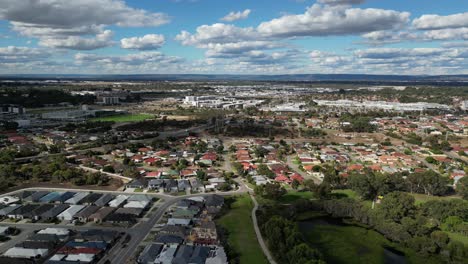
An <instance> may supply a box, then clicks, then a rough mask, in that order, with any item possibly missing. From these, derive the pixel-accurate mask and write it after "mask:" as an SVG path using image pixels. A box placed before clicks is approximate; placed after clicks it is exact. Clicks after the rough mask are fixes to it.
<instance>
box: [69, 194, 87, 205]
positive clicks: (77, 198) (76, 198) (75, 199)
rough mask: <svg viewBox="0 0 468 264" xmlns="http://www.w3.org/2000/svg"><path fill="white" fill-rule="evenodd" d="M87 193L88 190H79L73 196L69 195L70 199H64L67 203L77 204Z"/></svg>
mask: <svg viewBox="0 0 468 264" xmlns="http://www.w3.org/2000/svg"><path fill="white" fill-rule="evenodd" d="M88 195H89V192H79V193H77V194H75V196H73V197H71V198H70V199H68V200H66V201H65V203H67V204H78V203H80V201H81V200H83V199H84V198H85V197H86V196H88Z"/></svg>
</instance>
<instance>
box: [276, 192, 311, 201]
mask: <svg viewBox="0 0 468 264" xmlns="http://www.w3.org/2000/svg"><path fill="white" fill-rule="evenodd" d="M301 198H303V199H312V198H314V193H312V192H298V191H295V190H292V189H291V190H289V191H288V192H287V193H286V194H285V195H283V197H281V198H280V200H279V202H281V203H292V202H294V201H297V200H299V199H301Z"/></svg>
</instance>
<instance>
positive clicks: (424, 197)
mask: <svg viewBox="0 0 468 264" xmlns="http://www.w3.org/2000/svg"><path fill="white" fill-rule="evenodd" d="M410 194H411V195H413V197H414V199H415V200H416V202H415V204H416V205H418V204H423V203H425V202H428V201H433V200H450V199H457V198H458V199H460V197H457V196H429V195H425V194H421V193H410Z"/></svg>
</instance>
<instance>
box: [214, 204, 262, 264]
mask: <svg viewBox="0 0 468 264" xmlns="http://www.w3.org/2000/svg"><path fill="white" fill-rule="evenodd" d="M253 207H254V204H253V201H252V199H250V196H249V195H242V196H239V197H237V199H236V201H235V202H234V203H233V204H232V206H231V209H230V210H229V212H228V213H226V214H225V215H223V216H222V217H221V218H220V219H218V220H217V224H219V225H221V226H222V227H224V228H225V229H226V230H227V231H228V233H229V238H228V243H229V244H230V245H231V247H233V248H234V250H235V251H236V252H238V253H239V255H240V258H239V260H240V263H243V264H249V263H251V264H267V263H268V261H267V260H266V258H265V256H264V255H263V252H262V249H261V248H260V245H259V244H258V241H257V236H256V235H255V230H254V227H253V222H252V219H251V217H250V216H251V212H252V209H253Z"/></svg>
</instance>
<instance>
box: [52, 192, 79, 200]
mask: <svg viewBox="0 0 468 264" xmlns="http://www.w3.org/2000/svg"><path fill="white" fill-rule="evenodd" d="M75 194H76V192H64V193H63V194H62V195H60V196H58V197H55V198H53V199H51V200H50V201H51V202H61V203H63V202H65V201H66V200H68V199H70V198H72V197H73V196H75Z"/></svg>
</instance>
